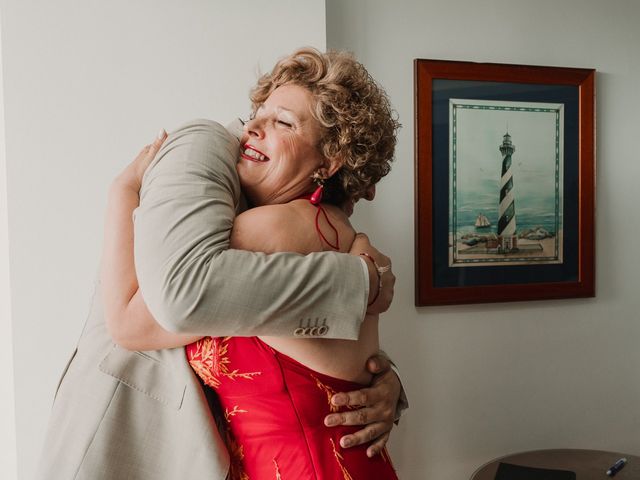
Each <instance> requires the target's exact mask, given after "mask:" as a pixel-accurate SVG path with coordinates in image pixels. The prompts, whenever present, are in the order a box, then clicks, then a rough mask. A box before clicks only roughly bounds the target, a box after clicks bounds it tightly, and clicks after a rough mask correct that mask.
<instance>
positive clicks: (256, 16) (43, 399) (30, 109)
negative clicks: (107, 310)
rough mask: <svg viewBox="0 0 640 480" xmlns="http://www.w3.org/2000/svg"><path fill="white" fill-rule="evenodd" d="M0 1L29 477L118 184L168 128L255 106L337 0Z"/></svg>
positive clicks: (19, 390)
mask: <svg viewBox="0 0 640 480" xmlns="http://www.w3.org/2000/svg"><path fill="white" fill-rule="evenodd" d="M0 8H1V10H2V40H3V41H2V56H3V68H4V93H5V118H6V152H7V157H6V158H7V170H8V200H9V202H8V205H9V212H8V213H9V240H10V245H11V255H10V258H11V302H12V307H13V312H12V320H13V322H12V327H13V345H14V354H15V356H14V366H15V401H16V425H17V445H18V472H19V478H20V479H25V480H26V479H29V478H31V477H32V476H33V471H34V468H35V462H36V459H37V457H38V455H39V452H40V448H41V444H42V440H43V434H44V429H45V426H46V423H47V420H48V416H49V411H50V407H51V402H52V399H53V392H54V389H55V386H56V384H57V381H58V377H59V375H60V373H61V371H62V369H63V367H64V364H65V362H66V360H67V356H68V355H69V354H70V352H71V351H72V349H73V346H74V345H75V342H76V340H77V338H78V336H79V334H80V330H81V327H82V324H83V322H84V319H85V316H86V315H87V312H88V306H89V300H90V296H91V293H92V286H93V280H94V276H95V274H96V272H97V266H98V260H99V253H100V247H101V243H102V216H103V209H104V206H105V200H106V191H107V185H108V183H109V182H110V180H111V179H112V178H113V177H114V176H115V175H116V173H117V172H119V171H120V169H121V168H123V167H124V165H125V164H126V163H127V162H129V161H130V160H132V159H133V157H134V156H135V154H137V152H138V151H139V150H140V149H141V148H142V147H143V146H144V144H145V143H149V142H151V141H152V140H153V138H154V137H155V135H156V133H157V131H158V129H159V128H161V127H164V128H166V129H167V130H170V129H173V128H175V127H177V126H178V125H179V124H180V123H182V122H184V121H187V120H189V119H192V118H197V117H207V118H213V119H216V120H219V121H222V122H226V121H228V120H230V119H232V118H234V117H235V116H238V115H241V116H245V115H247V113H248V112H249V103H248V101H247V94H248V90H249V88H250V86H251V85H252V84H253V83H254V81H255V80H256V78H257V73H258V70H259V69H262V71H266V70H268V69H269V68H270V67H271V66H272V65H273V63H274V62H275V60H276V59H277V58H278V57H280V56H282V55H285V54H287V53H290V52H291V51H292V50H293V49H294V48H296V47H299V46H302V45H313V46H316V47H318V48H321V49H323V48H324V47H325V3H324V1H323V0H304V1H299V0H271V1H270V2H268V8H266V4H265V2H262V1H260V0H243V1H235V2H230V1H221V0H217V1H213V0H188V1H180V2H178V1H167V0H163V1H158V0H155V1H154V0H138V1H135V2H130V1H126V0H112V1H108V2H106V1H99V0H85V1H74V0H58V1H55V2H49V1H44V0H40V1H36V0H27V1H25V0H1V1H0ZM3 167H4V165H2V164H0V171H2V172H4V168H3ZM2 193H3V192H2V191H0V198H2V199H4V198H5V197H4V195H2ZM3 208H4V207H3ZM1 212H2V210H0V213H1ZM4 224H6V220H4V219H3V217H1V216H0V228H3V227H2V226H3V225H4ZM2 232H4V230H2ZM2 238H3V237H2V236H0V255H2V256H0V260H1V259H3V258H4V256H6V251H7V247H6V246H5V242H4V241H2V240H1V239H2ZM1 272H2V275H3V277H0V293H1V294H2V295H6V293H5V292H8V286H7V287H6V288H5V285H4V276H5V269H4V268H3V269H2V270H1ZM3 299H4V297H3ZM7 305H8V303H6V304H5V302H4V301H3V302H2V304H1V306H2V309H3V313H4V310H5V309H6V308H8V307H7ZM2 325H4V324H2ZM10 326H11V325H9V327H10ZM5 328H6V327H4V326H3V330H2V335H3V336H2V337H1V340H0V342H1V344H0V349H1V351H2V354H3V357H2V358H4V355H5V354H7V352H9V351H10V350H9V348H10V345H5V343H6V340H5V338H6V337H5V336H4V333H5ZM7 334H8V333H7ZM1 365H2V366H1V368H3V370H2V372H3V379H4V378H5V377H4V368H5V365H6V364H5V363H4V362H2V364H1ZM4 383H5V382H4V380H3V384H4ZM4 387H5V385H3V388H4ZM9 393H12V392H9ZM8 398H10V397H9V396H8V397H7V398H4V395H3V399H2V400H3V404H2V407H3V410H2V412H1V413H0V414H1V415H2V425H3V428H2V429H0V430H2V434H3V435H4V434H5V432H6V431H5V429H4V425H5V423H4V418H5V411H4V402H5V401H9V400H8ZM6 408H7V409H8V408H9V407H8V406H7V407H6ZM9 419H11V417H9ZM8 425H9V426H10V425H11V422H9V423H8ZM3 450H4V449H3ZM4 453H5V452H4V451H3V454H4ZM3 458H4V457H3ZM0 464H1V465H2V469H3V470H2V472H1V473H0V476H2V478H6V477H5V473H6V472H5V470H4V465H5V464H4V462H0ZM9 465H10V464H9Z"/></svg>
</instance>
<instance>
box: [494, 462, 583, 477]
mask: <svg viewBox="0 0 640 480" xmlns="http://www.w3.org/2000/svg"><path fill="white" fill-rule="evenodd" d="M495 480H576V474H575V473H574V472H570V471H568V470H549V469H547V468H533V467H522V466H520V465H512V464H510V463H500V465H499V467H498V471H497V472H496V478H495Z"/></svg>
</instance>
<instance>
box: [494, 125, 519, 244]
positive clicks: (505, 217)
mask: <svg viewBox="0 0 640 480" xmlns="http://www.w3.org/2000/svg"><path fill="white" fill-rule="evenodd" d="M515 151H516V147H515V146H514V145H513V142H512V141H511V135H509V132H507V133H505V134H504V137H503V139H502V145H500V153H501V154H502V174H501V176H500V203H499V205H498V238H499V241H500V244H501V246H502V248H503V249H504V250H511V249H512V248H514V247H515V244H514V242H515V241H516V238H515V234H516V205H515V196H514V190H513V169H512V168H511V165H512V157H513V154H514V152H515Z"/></svg>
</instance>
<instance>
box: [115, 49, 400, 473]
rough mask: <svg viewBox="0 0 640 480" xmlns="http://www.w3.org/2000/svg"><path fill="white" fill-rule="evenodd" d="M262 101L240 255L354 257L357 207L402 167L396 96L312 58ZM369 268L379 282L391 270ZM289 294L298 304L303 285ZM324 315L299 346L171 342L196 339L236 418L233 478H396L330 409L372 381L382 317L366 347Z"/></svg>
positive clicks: (256, 101) (247, 132) (197, 358)
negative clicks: (335, 332)
mask: <svg viewBox="0 0 640 480" xmlns="http://www.w3.org/2000/svg"><path fill="white" fill-rule="evenodd" d="M251 101H252V111H253V113H252V115H251V118H250V120H248V121H247V122H246V123H245V125H244V132H243V136H242V138H241V141H240V153H239V160H238V163H237V172H238V176H239V179H240V184H241V186H242V190H243V192H244V193H245V195H246V198H247V200H248V202H249V203H250V205H251V206H252V207H253V208H250V209H248V210H246V211H245V212H244V213H242V214H240V215H238V216H237V217H236V219H235V221H234V225H233V231H232V234H231V248H234V249H242V250H251V251H255V252H264V253H275V252H296V253H299V254H310V253H313V252H320V251H327V250H328V251H335V252H342V253H348V252H349V251H350V247H351V244H352V243H353V241H354V239H355V237H356V232H355V231H354V229H353V227H352V226H351V225H350V223H349V220H348V216H349V215H350V213H351V211H352V208H353V205H354V203H355V202H357V201H358V200H359V199H360V198H367V199H369V200H371V199H373V196H374V194H375V184H376V183H377V182H378V181H379V180H380V179H381V178H382V177H383V176H385V175H386V174H387V173H388V172H389V170H390V162H391V161H392V159H393V154H394V148H395V144H396V131H397V129H398V127H399V124H398V122H397V120H396V119H395V117H394V113H393V111H392V109H391V106H390V104H389V100H388V98H387V95H386V94H385V92H384V90H383V89H382V88H381V87H380V86H379V85H378V84H377V83H376V82H375V81H374V80H373V79H372V78H371V76H370V75H369V73H368V72H367V70H366V69H365V68H364V66H363V65H362V64H360V63H358V62H357V61H356V60H355V59H354V58H353V57H352V56H351V55H350V54H347V53H343V52H328V53H321V52H319V51H317V50H315V49H308V48H307V49H301V50H298V51H296V52H294V53H293V54H291V55H290V56H288V57H286V58H284V59H282V60H280V61H279V62H278V63H277V64H276V66H275V67H274V69H273V70H272V71H271V72H270V73H267V74H265V75H263V76H262V77H261V78H260V79H259V80H258V82H257V85H256V86H255V88H254V89H253V90H252V92H251ZM362 258H363V259H364V260H365V261H366V262H370V263H371V264H373V266H374V267H375V268H376V270H377V271H378V275H379V278H381V276H382V275H384V274H385V272H386V271H387V269H388V266H387V265H378V264H377V263H376V262H375V261H374V260H373V258H372V257H370V256H369V255H366V254H363V257H362ZM275 273H277V272H274V274H275ZM380 285H381V284H379V285H378V288H380ZM251 293H252V292H247V296H248V297H249V296H250V295H251ZM374 293H375V294H374V297H373V300H372V301H371V303H373V302H374V301H375V299H376V298H375V297H376V296H377V294H378V293H379V292H377V293H376V292H374ZM288 294H289V295H290V296H291V297H292V298H295V296H296V295H297V294H298V288H297V282H296V279H295V278H291V289H290V292H288ZM248 301H249V300H248ZM316 313H317V315H315V317H314V318H313V319H311V320H308V321H306V322H301V324H300V327H299V328H298V329H297V330H296V332H295V333H294V337H291V338H286V337H272V336H262V335H261V336H254V337H203V338H199V339H197V340H196V339H194V338H191V339H189V340H188V341H186V340H185V337H184V336H181V337H177V339H176V340H174V341H169V342H168V343H167V345H165V346H166V347H170V346H171V347H173V346H176V344H182V345H184V344H186V343H188V342H189V341H190V342H192V343H189V344H188V345H187V346H186V354H187V358H188V360H189V362H190V364H191V366H192V368H193V369H194V370H195V372H196V373H197V374H198V375H199V376H200V378H201V379H202V380H203V382H204V383H205V384H206V385H208V386H209V387H211V388H212V389H214V390H215V392H216V393H217V395H218V398H219V400H220V403H221V405H222V408H223V409H224V412H225V420H226V426H227V435H226V441H227V446H228V448H229V451H230V453H231V470H230V478H231V479H232V480H235V479H271V478H273V479H276V478H282V479H310V478H332V479H333V478H340V479H350V478H376V479H395V478H396V475H395V473H394V470H393V468H392V466H391V463H390V460H389V457H388V455H387V453H386V450H384V449H382V450H381V451H380V452H379V453H380V455H372V456H369V455H368V454H367V447H366V446H354V447H353V448H347V447H349V446H350V445H348V444H345V442H344V436H345V435H347V436H348V435H349V434H352V433H353V432H355V431H356V430H357V428H356V427H354V426H340V427H336V428H327V427H328V426H329V425H330V424H331V420H329V421H327V425H325V417H326V416H327V415H329V417H328V418H329V419H331V418H332V417H331V414H333V416H334V418H335V417H340V416H341V415H342V414H343V413H344V412H346V411H347V410H348V409H349V407H348V406H339V405H334V404H333V403H332V402H331V397H332V395H333V394H334V393H335V392H344V391H351V390H354V389H361V388H362V386H363V385H369V384H370V382H371V381H372V375H371V373H369V371H368V370H367V369H366V367H365V365H366V363H367V359H368V358H370V357H371V356H372V355H375V354H377V353H378V352H379V340H378V316H377V315H366V316H365V318H364V321H363V322H362V324H361V327H360V335H359V337H358V339H357V340H355V341H354V340H340V339H334V338H323V337H325V335H326V334H327V332H328V330H329V328H330V325H328V324H327V322H326V316H327V315H326V313H325V312H322V311H318V312H316ZM166 335H167V334H166V332H165V336H166ZM121 337H122V334H121ZM132 346H133V347H135V345H131V344H130V345H129V348H131V347H132ZM156 347H157V346H156ZM362 414H363V415H365V416H366V409H365V410H363V413H362ZM336 420H337V421H336V422H335V423H340V422H339V421H338V420H339V418H338V419H336ZM341 439H342V440H343V441H342V442H341ZM385 441H386V438H385ZM383 444H384V443H383Z"/></svg>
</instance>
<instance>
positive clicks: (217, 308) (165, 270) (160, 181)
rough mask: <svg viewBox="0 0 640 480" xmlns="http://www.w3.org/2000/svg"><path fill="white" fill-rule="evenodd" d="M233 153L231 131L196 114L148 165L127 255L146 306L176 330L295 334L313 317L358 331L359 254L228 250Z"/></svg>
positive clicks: (336, 328) (235, 184) (333, 333)
mask: <svg viewBox="0 0 640 480" xmlns="http://www.w3.org/2000/svg"><path fill="white" fill-rule="evenodd" d="M237 157H238V143H237V140H235V141H234V140H233V139H232V138H231V137H230V135H229V134H228V133H227V132H226V130H224V128H223V127H221V126H220V125H218V124H215V123H214V122H210V121H205V120H203V121H196V122H191V123H190V124H187V125H185V126H184V127H182V128H181V129H179V130H178V131H176V132H174V133H173V134H172V135H170V137H169V138H168V139H167V141H166V143H165V144H164V145H163V147H162V149H161V151H160V152H159V153H158V155H157V159H156V160H154V163H153V164H152V165H151V166H150V167H149V170H148V172H147V174H146V175H145V179H144V181H143V185H142V190H141V201H140V207H139V208H138V209H137V210H136V217H135V251H136V254H135V261H136V272H137V274H138V279H139V282H140V288H141V291H142V294H143V295H144V298H145V301H146V303H147V305H148V306H149V309H150V311H151V312H152V313H153V315H154V317H155V318H156V320H157V321H158V322H159V323H160V325H161V326H163V327H164V328H166V329H167V330H171V331H176V332H181V333H194V334H200V335H212V336H226V335H277V336H293V335H294V332H295V331H296V330H297V329H298V328H299V327H305V326H306V325H307V324H308V323H309V322H313V321H315V319H316V318H319V319H320V321H322V320H323V319H326V325H327V326H328V327H329V328H328V331H327V333H326V338H351V339H355V338H357V337H358V332H359V329H360V323H361V322H362V319H363V318H364V312H365V309H366V303H367V296H368V291H369V289H368V284H369V279H368V275H367V274H366V273H365V272H363V264H362V260H360V259H359V258H357V257H354V256H350V255H340V254H314V255H311V256H306V257H305V256H301V255H294V254H274V255H264V254H259V253H252V252H246V251H240V250H229V238H230V233H231V229H232V227H233V220H234V217H235V212H236V208H237V204H238V198H239V195H240V185H239V181H238V178H237V172H236V169H235V161H236V160H237ZM348 257H350V258H348ZM365 282H366V284H365Z"/></svg>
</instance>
